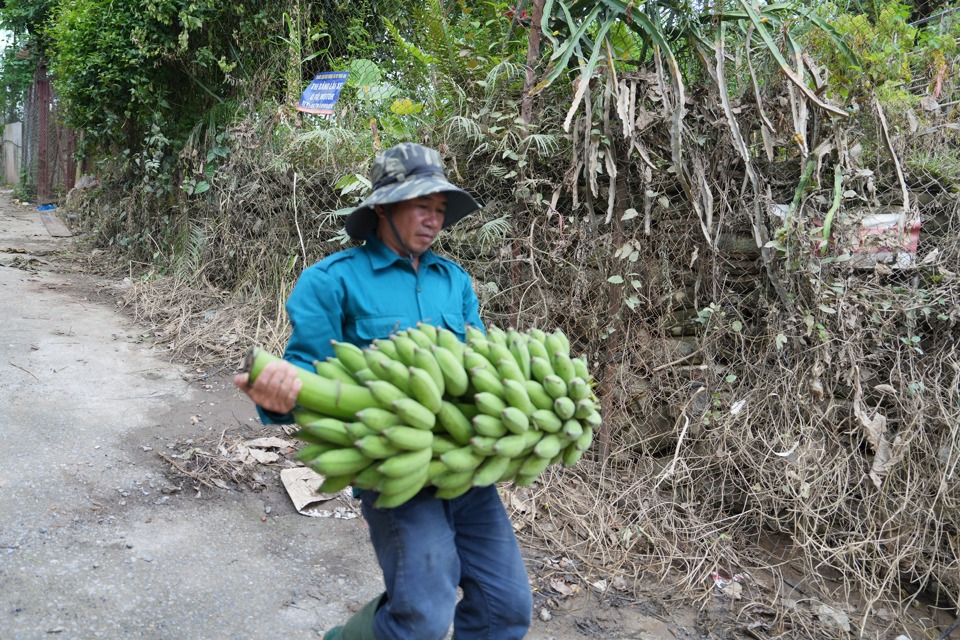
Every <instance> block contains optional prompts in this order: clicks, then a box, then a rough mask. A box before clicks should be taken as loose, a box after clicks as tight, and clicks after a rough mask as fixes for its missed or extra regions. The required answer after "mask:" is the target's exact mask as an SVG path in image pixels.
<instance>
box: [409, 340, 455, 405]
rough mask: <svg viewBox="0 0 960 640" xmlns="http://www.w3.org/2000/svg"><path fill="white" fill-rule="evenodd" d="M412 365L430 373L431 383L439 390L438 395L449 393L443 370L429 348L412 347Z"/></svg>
mask: <svg viewBox="0 0 960 640" xmlns="http://www.w3.org/2000/svg"><path fill="white" fill-rule="evenodd" d="M413 366H415V367H417V368H418V369H423V370H424V371H426V372H427V373H428V374H429V375H430V379H431V380H433V384H434V385H436V387H437V389H439V390H440V395H443V394H445V393H449V389H447V381H446V378H445V377H444V375H443V370H442V369H441V368H440V363H439V362H437V358H436V357H435V356H434V355H433V352H432V351H431V350H430V349H423V348H421V347H417V348H416V349H414V351H413Z"/></svg>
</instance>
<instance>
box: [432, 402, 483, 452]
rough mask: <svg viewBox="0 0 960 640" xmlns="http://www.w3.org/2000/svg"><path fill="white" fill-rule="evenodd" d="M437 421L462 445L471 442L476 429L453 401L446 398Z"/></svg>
mask: <svg viewBox="0 0 960 640" xmlns="http://www.w3.org/2000/svg"><path fill="white" fill-rule="evenodd" d="M437 421H438V422H439V424H440V426H441V427H442V428H443V430H444V431H446V432H447V434H449V435H450V437H451V438H453V440H454V441H455V442H457V443H459V444H460V445H465V444H467V443H469V442H470V438H472V437H473V436H474V435H475V434H476V431H475V430H474V428H473V424H471V422H470V419H469V418H467V416H465V415H463V412H462V411H461V410H460V409H459V407H457V406H456V405H455V404H453V403H452V402H449V401H447V400H444V401H443V403H442V405H441V406H440V411H439V412H438V413H437Z"/></svg>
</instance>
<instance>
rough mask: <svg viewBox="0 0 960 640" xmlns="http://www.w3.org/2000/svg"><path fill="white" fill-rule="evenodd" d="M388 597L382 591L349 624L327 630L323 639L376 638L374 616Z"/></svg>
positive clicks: (362, 639) (372, 639)
mask: <svg viewBox="0 0 960 640" xmlns="http://www.w3.org/2000/svg"><path fill="white" fill-rule="evenodd" d="M386 599H387V594H385V593H381V594H380V595H379V596H377V597H376V598H374V599H373V600H371V601H370V602H368V603H367V604H365V605H363V609H360V611H357V612H356V613H355V614H353V617H351V618H350V619H349V620H347V624H345V625H343V626H342V627H334V628H333V629H330V631H327V633H326V634H324V636H323V640H376V638H374V636H373V617H374V616H375V615H376V613H377V609H379V608H380V605H381V604H383V602H384V600H386Z"/></svg>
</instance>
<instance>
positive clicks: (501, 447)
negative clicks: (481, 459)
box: [493, 434, 528, 458]
mask: <svg viewBox="0 0 960 640" xmlns="http://www.w3.org/2000/svg"><path fill="white" fill-rule="evenodd" d="M527 443H528V438H527V437H526V435H525V434H519V435H508V436H501V437H500V438H497V443H496V444H495V445H493V454H494V455H496V456H500V457H502V458H516V457H517V456H519V455H520V453H521V452H522V451H523V450H524V449H525V448H526V447H527Z"/></svg>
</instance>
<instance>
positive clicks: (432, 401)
mask: <svg viewBox="0 0 960 640" xmlns="http://www.w3.org/2000/svg"><path fill="white" fill-rule="evenodd" d="M408 371H409V380H410V395H411V396H412V397H413V399H414V400H417V401H418V402H420V404H422V405H423V406H425V407H426V408H427V409H429V410H430V411H431V412H432V413H439V412H440V407H441V405H442V404H443V392H442V391H441V390H440V389H438V388H437V385H436V383H434V381H433V378H431V377H430V374H429V373H427V372H426V371H424V370H423V369H420V368H419V367H410V368H409V369H408Z"/></svg>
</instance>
